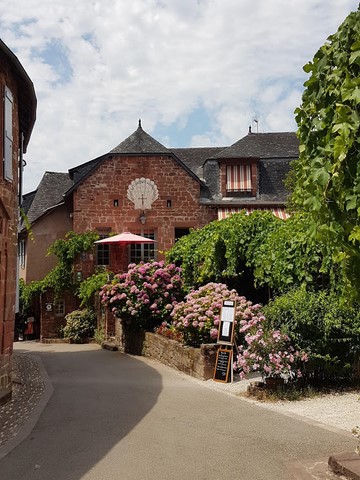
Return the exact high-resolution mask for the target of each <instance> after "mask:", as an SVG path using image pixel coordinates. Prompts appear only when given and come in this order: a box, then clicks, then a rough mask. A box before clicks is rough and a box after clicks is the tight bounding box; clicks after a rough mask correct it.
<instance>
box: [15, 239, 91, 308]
mask: <svg viewBox="0 0 360 480" xmlns="http://www.w3.org/2000/svg"><path fill="white" fill-rule="evenodd" d="M98 239H99V235H98V234H97V233H96V232H85V233H82V234H78V233H75V232H68V233H67V234H66V236H65V239H59V240H56V241H55V242H54V243H53V244H52V245H50V247H49V249H48V253H47V254H48V255H55V256H56V257H57V259H58V262H57V264H56V266H55V267H54V268H53V269H52V270H51V271H50V272H49V273H48V274H47V275H46V276H45V278H43V279H42V280H39V281H33V282H30V283H29V284H26V285H25V284H24V283H22V284H21V285H20V287H21V288H20V302H21V306H22V309H23V310H26V309H27V308H29V306H30V305H31V301H32V299H33V298H34V296H36V295H38V294H40V293H42V292H44V291H45V290H46V289H48V288H52V289H53V290H54V294H55V297H58V296H60V295H61V294H62V293H63V292H64V291H66V290H70V289H71V290H73V291H74V292H75V291H77V289H78V287H79V283H78V282H77V281H76V279H75V276H74V261H75V259H76V257H77V256H78V255H80V254H81V253H83V252H88V251H91V250H92V249H93V248H94V242H95V241H96V240H98Z"/></svg>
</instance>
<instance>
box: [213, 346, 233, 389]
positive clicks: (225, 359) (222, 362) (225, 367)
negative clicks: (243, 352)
mask: <svg viewBox="0 0 360 480" xmlns="http://www.w3.org/2000/svg"><path fill="white" fill-rule="evenodd" d="M231 366H232V349H230V348H219V350H218V351H217V354H216V364H215V369H214V380H215V382H224V383H227V382H231V370H230V369H231Z"/></svg>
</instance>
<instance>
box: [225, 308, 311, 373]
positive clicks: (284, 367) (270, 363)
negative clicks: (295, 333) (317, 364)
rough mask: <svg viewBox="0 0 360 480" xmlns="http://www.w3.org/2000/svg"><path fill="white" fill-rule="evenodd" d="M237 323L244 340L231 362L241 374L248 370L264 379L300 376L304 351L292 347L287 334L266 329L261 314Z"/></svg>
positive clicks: (303, 361)
mask: <svg viewBox="0 0 360 480" xmlns="http://www.w3.org/2000/svg"><path fill="white" fill-rule="evenodd" d="M240 323H241V327H240V332H242V333H244V334H245V339H244V340H245V343H244V345H240V346H239V354H238V355H237V358H236V360H235V362H234V370H235V371H236V372H238V373H239V375H240V378H242V379H243V378H246V375H247V374H249V373H251V372H259V373H260V374H261V376H262V377H263V379H265V378H281V377H284V378H287V379H291V380H294V379H296V378H300V377H301V376H302V366H303V364H304V363H305V362H307V361H308V357H307V354H306V353H304V352H300V351H298V350H295V348H294V347H293V346H292V345H291V342H290V338H289V337H288V336H287V335H286V334H284V333H282V332H281V331H279V330H272V329H267V327H266V319H265V317H264V316H263V315H261V316H258V317H254V318H252V319H251V320H250V321H247V320H242V321H241V322H240Z"/></svg>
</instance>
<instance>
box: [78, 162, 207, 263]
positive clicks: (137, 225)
mask: <svg viewBox="0 0 360 480" xmlns="http://www.w3.org/2000/svg"><path fill="white" fill-rule="evenodd" d="M142 177H144V178H149V179H151V180H152V181H153V182H154V183H155V184H156V186H157V188H158V192H159V198H158V199H157V200H156V201H155V202H154V203H153V204H152V208H151V210H148V211H147V212H146V224H145V225H142V224H141V221H140V218H139V215H140V211H139V210H137V209H135V208H134V204H133V203H132V202H131V201H130V200H129V199H128V198H127V196H126V193H127V189H128V187H129V185H130V184H131V182H132V181H133V180H135V179H136V178H142ZM73 198H74V203H73V205H74V211H73V229H74V231H76V232H77V233H82V232H84V231H86V230H98V231H104V230H105V229H108V230H109V232H110V231H111V232H115V233H121V232H123V231H130V232H133V233H135V232H137V233H141V232H142V231H143V230H144V229H145V230H151V231H154V232H155V238H156V239H157V250H158V252H159V253H158V259H161V258H162V254H161V253H160V252H162V251H165V250H168V249H169V248H171V247H172V245H173V244H174V241H175V228H200V227H202V226H204V225H206V224H207V223H209V222H210V221H211V220H214V219H215V218H216V211H214V210H211V209H209V208H208V207H205V206H203V205H201V204H200V202H199V199H200V185H199V183H198V182H197V181H196V180H195V179H193V178H192V177H191V176H190V175H189V174H188V173H187V172H186V171H185V170H184V169H183V168H181V166H180V165H179V164H178V163H176V161H175V160H174V158H173V157H172V156H171V155H169V156H166V155H156V156H155V155H147V156H125V157H124V156H118V155H115V154H114V155H113V156H111V157H109V158H107V159H106V160H105V161H104V162H103V163H102V164H101V165H100V166H99V167H98V168H97V170H95V171H94V173H93V174H92V175H91V176H89V177H88V178H86V179H85V180H84V181H83V183H82V184H81V185H79V186H78V188H77V190H76V192H74V197H73ZM123 251H124V249H123ZM125 253H126V250H125ZM127 262H128V258H127V255H126V256H125V263H126V264H127ZM119 263H121V258H120V262H119ZM118 266H119V267H121V266H122V267H124V266H123V265H118Z"/></svg>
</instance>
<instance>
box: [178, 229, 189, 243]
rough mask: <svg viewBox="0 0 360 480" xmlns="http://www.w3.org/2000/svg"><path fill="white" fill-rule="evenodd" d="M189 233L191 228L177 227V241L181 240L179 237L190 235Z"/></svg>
mask: <svg viewBox="0 0 360 480" xmlns="http://www.w3.org/2000/svg"><path fill="white" fill-rule="evenodd" d="M189 233H190V228H175V242H176V241H177V240H179V238H181V237H184V236H185V235H189Z"/></svg>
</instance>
